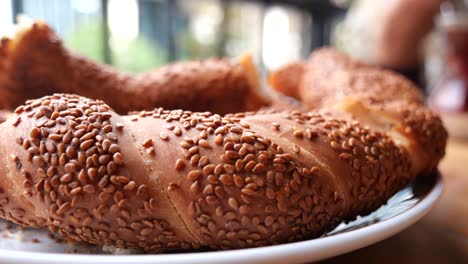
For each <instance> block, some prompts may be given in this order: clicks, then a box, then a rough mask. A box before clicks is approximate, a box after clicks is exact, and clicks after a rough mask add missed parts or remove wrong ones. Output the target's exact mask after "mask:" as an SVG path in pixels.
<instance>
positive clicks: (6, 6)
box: [0, 0, 13, 36]
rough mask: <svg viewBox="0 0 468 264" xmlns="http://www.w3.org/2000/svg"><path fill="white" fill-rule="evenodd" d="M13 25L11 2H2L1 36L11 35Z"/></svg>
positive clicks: (5, 0) (0, 12) (0, 8)
mask: <svg viewBox="0 0 468 264" xmlns="http://www.w3.org/2000/svg"><path fill="white" fill-rule="evenodd" d="M12 25H13V14H12V7H11V0H2V1H0V36H4V35H5V34H8V33H10V31H11V30H12Z"/></svg>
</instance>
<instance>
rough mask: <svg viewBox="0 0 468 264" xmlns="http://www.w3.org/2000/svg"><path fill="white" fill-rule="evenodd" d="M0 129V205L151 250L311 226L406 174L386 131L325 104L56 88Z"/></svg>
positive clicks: (58, 227)
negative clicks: (240, 108) (122, 98)
mask: <svg viewBox="0 0 468 264" xmlns="http://www.w3.org/2000/svg"><path fill="white" fill-rule="evenodd" d="M0 129H1V130H2V131H3V133H2V134H1V135H0V142H1V144H0V151H1V154H2V155H0V175H2V178H1V181H2V188H3V189H2V194H1V196H0V198H1V203H0V206H1V210H0V214H1V216H2V217H4V218H6V219H8V220H11V221H14V222H16V223H19V224H22V225H26V226H33V227H47V228H49V229H50V230H52V231H54V232H59V233H60V234H62V235H67V236H69V237H71V238H74V239H76V240H83V241H87V242H91V243H96V244H104V245H114V246H118V247H138V248H143V249H145V250H152V251H155V250H156V251H158V250H168V249H181V248H186V249H187V248H198V247H200V246H208V247H211V248H217V249H227V248H243V247H253V246H262V245H269V244H277V243H282V242H288V241H295V240H300V239H304V238H308V237H315V236H319V235H321V234H323V233H324V232H325V231H327V230H330V229H332V228H333V227H335V226H336V225H337V224H338V223H340V222H341V221H343V220H346V219H353V218H354V217H356V216H357V215H358V214H362V213H367V212H370V211H372V210H374V209H376V208H377V207H379V206H380V205H381V204H382V203H384V202H385V201H386V200H387V199H388V198H389V197H390V196H391V195H393V194H394V193H395V192H396V191H397V190H399V189H400V188H401V187H403V186H404V185H405V184H407V183H408V182H409V181H410V180H411V179H413V178H414V177H415V176H416V175H415V174H413V173H412V172H411V166H410V157H409V156H408V152H406V150H405V149H402V148H399V147H398V146H397V145H396V144H395V143H394V142H393V140H392V139H391V138H389V137H388V136H386V135H384V134H382V133H380V132H378V131H373V130H371V129H369V128H366V127H364V126H362V125H360V124H359V122H357V121H355V120H352V119H349V118H347V117H343V116H336V115H335V114H334V113H332V112H323V113H320V112H310V113H301V112H281V113H270V112H259V113H255V114H254V113H249V114H236V115H228V116H224V117H222V116H220V115H217V114H211V113H208V112H206V113H195V112H189V111H182V110H174V111H169V110H163V109H156V110H154V111H144V112H140V113H139V114H138V115H130V116H119V115H117V114H115V113H114V112H113V111H112V110H111V109H110V108H109V107H108V106H107V105H105V104H104V103H103V102H101V101H94V100H90V99H87V98H84V97H79V96H74V95H66V94H56V95H53V96H46V97H43V98H41V99H36V100H30V101H28V102H27V103H26V104H25V105H24V106H20V107H19V108H18V109H16V111H15V114H13V115H12V116H11V117H10V118H9V119H8V120H7V121H6V122H5V123H3V124H1V125H0ZM10 139H15V142H12V141H11V140H10Z"/></svg>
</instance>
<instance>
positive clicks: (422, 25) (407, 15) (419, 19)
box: [369, 0, 445, 83]
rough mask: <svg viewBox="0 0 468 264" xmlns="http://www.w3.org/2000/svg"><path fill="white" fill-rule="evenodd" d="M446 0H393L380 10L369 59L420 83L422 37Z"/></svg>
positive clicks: (432, 23) (430, 29)
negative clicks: (379, 18) (378, 24)
mask: <svg viewBox="0 0 468 264" xmlns="http://www.w3.org/2000/svg"><path fill="white" fill-rule="evenodd" d="M443 2H445V0H391V1H386V3H387V7H386V8H385V9H383V10H382V12H381V13H380V16H381V20H380V24H381V25H380V26H379V27H377V30H376V32H375V41H374V47H373V48H371V54H370V58H369V61H370V62H371V63H374V64H377V65H381V66H383V67H386V68H390V69H393V70H395V71H398V72H400V73H402V74H404V75H406V76H407V77H408V78H410V79H411V80H413V81H415V82H417V83H419V81H420V77H419V73H420V72H421V66H422V65H423V52H422V51H423V49H422V46H423V40H424V38H425V36H426V35H427V34H428V33H429V32H431V31H432V29H433V28H434V25H435V17H436V16H437V14H438V13H439V10H440V7H441V5H442V4H443Z"/></svg>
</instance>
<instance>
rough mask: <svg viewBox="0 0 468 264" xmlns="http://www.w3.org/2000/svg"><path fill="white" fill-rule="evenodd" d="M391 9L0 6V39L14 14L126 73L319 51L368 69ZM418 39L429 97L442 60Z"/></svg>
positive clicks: (218, 2) (143, 3)
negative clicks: (326, 48)
mask: <svg viewBox="0 0 468 264" xmlns="http://www.w3.org/2000/svg"><path fill="white" fill-rule="evenodd" d="M422 1H424V0H422ZM428 1H433V0H428ZM392 2H395V1H393V0H389V1H386V0H383V1H382V0H380V1H379V0H377V1H375V0H309V1H307V0H257V1H241V0H195V1H193V0H2V1H0V35H2V34H5V33H7V32H8V30H9V29H10V28H11V25H12V24H13V23H15V22H16V19H17V15H18V14H25V15H27V16H29V17H31V18H33V19H38V18H40V19H43V20H45V21H46V22H47V23H49V24H50V25H52V27H53V28H54V29H55V30H56V31H57V32H58V33H59V35H60V36H61V37H62V38H63V40H64V42H65V44H66V45H67V46H68V47H70V48H71V49H73V50H75V51H77V52H79V53H82V54H84V55H87V56H89V57H91V58H93V59H95V60H97V61H99V62H103V63H107V64H111V65H114V66H116V67H117V68H119V69H122V70H125V71H129V72H141V71H145V70H148V69H152V68H155V67H158V66H161V65H164V64H167V63H169V62H172V61H176V60H187V59H203V58H207V57H221V56H228V57H236V56H239V55H241V54H242V53H244V52H247V51H249V52H252V53H253V55H254V58H255V60H256V62H257V63H258V64H260V65H261V67H262V69H264V70H266V71H268V70H272V69H275V68H277V67H279V66H280V65H283V64H285V63H287V62H291V61H293V60H298V59H303V58H306V57H307V56H308V55H309V54H310V52H311V51H312V50H314V49H315V48H317V47H320V46H323V45H332V46H335V47H337V48H339V49H341V50H343V51H346V52H347V53H350V54H351V55H353V56H355V57H358V58H360V59H363V60H366V61H371V62H372V56H373V54H374V53H373V52H372V50H373V48H375V46H376V44H375V42H376V41H377V40H376V35H377V34H378V33H379V31H381V27H382V23H380V22H381V20H382V15H381V12H376V11H377V10H385V9H388V8H391V5H392ZM439 2H442V1H440V0H439ZM455 2H460V1H455ZM432 32H437V31H436V30H432ZM439 35H440V34H439ZM356 36H359V37H356ZM426 39H428V41H425V43H426V44H425V45H424V50H423V52H424V54H425V55H424V57H425V58H426V59H425V60H424V67H423V68H420V69H419V70H421V71H423V72H424V73H426V74H425V75H424V76H427V77H426V78H424V79H423V81H424V86H425V87H427V90H430V89H431V88H432V87H434V86H436V84H437V81H439V80H440V76H441V74H442V73H443V72H444V69H443V68H444V66H443V65H444V58H443V56H442V53H441V47H440V45H439V43H438V41H439V42H440V40H438V39H437V34H430V35H429V36H428V37H426ZM439 39H440V38H439Z"/></svg>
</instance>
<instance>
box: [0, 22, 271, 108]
mask: <svg viewBox="0 0 468 264" xmlns="http://www.w3.org/2000/svg"><path fill="white" fill-rule="evenodd" d="M251 60H252V59H251V57H250V56H249V55H246V56H242V57H241V58H239V59H238V60H227V59H208V60H205V61H191V62H181V63H174V64H170V65H167V66H164V67H162V68H159V69H156V70H153V71H150V72H146V73H142V74H137V75H131V74H127V73H124V72H120V71H117V70H115V69H113V68H112V67H110V66H107V65H102V64H98V63H95V62H93V61H92V60H90V59H88V58H85V57H83V56H80V55H77V54H75V53H73V52H70V51H69V50H67V49H66V48H65V47H64V46H63V44H62V42H61V41H60V39H59V38H58V36H56V34H55V32H54V31H53V30H52V29H51V28H50V27H49V26H48V25H47V24H45V23H43V22H40V21H39V22H35V23H34V24H32V25H30V26H26V27H24V28H23V29H22V30H19V32H17V33H16V35H15V36H14V37H13V38H3V39H2V40H1V44H0V95H1V97H0V108H4V109H13V108H14V107H17V106H18V105H20V104H22V103H23V102H24V101H25V100H26V99H31V98H37V97H40V96H44V95H49V94H52V93H55V92H63V93H76V94H80V95H82V96H87V97H90V98H95V99H102V100H106V102H107V103H109V105H111V106H112V107H113V109H115V110H116V111H117V112H118V113H127V112H128V111H135V110H150V109H153V108H155V107H165V108H168V109H178V108H183V109H190V110H192V111H212V112H216V113H220V114H225V113H234V112H239V111H251V110H257V109H259V108H260V107H262V106H268V105H270V103H271V102H270V99H269V98H268V96H267V95H265V94H263V93H262V91H261V90H260V83H259V80H258V79H257V78H258V76H257V73H256V68H255V66H254V65H253V63H252V61H251Z"/></svg>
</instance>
